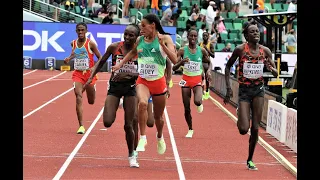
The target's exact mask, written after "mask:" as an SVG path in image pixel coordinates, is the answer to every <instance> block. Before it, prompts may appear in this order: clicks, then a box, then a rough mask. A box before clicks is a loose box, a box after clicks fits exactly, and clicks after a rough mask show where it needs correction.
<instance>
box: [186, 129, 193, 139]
mask: <svg viewBox="0 0 320 180" xmlns="http://www.w3.org/2000/svg"><path fill="white" fill-rule="evenodd" d="M192 135H193V130H189V131H188V134H187V135H186V138H192Z"/></svg>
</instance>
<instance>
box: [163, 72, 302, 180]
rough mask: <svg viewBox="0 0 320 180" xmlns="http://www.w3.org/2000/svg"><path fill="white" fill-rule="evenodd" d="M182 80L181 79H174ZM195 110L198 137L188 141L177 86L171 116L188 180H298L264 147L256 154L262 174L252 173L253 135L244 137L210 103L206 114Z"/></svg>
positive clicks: (225, 116)
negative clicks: (250, 151) (249, 159)
mask: <svg viewBox="0 0 320 180" xmlns="http://www.w3.org/2000/svg"><path fill="white" fill-rule="evenodd" d="M179 79H180V77H179V76H174V78H173V80H174V81H179ZM211 94H212V93H211ZM192 101H193V96H192ZM192 101H191V102H192ZM191 111H192V116H193V128H194V136H193V138H192V139H187V138H185V135H186V133H187V131H188V127H187V124H186V122H185V119H184V115H183V114H184V110H183V104H182V97H181V88H180V87H179V86H178V85H176V84H175V85H174V87H173V88H172V89H171V97H170V101H168V114H169V116H170V117H171V119H175V121H172V128H173V130H174V132H175V133H176V136H175V137H176V142H177V146H178V150H179V152H180V157H181V161H182V166H183V168H184V171H185V175H186V179H296V178H295V177H294V176H293V175H292V174H291V173H290V172H289V171H288V170H287V169H285V168H284V167H283V166H282V165H281V164H280V163H279V162H277V161H276V159H275V158H273V157H272V156H271V155H270V154H269V153H268V152H267V151H266V150H265V149H263V148H262V147H261V146H260V145H257V147H256V151H255V154H254V162H255V163H256V165H257V167H258V168H259V171H256V172H252V171H248V170H247V169H246V159H247V155H248V154H247V153H248V141H249V136H248V135H245V136H241V135H240V134H239V132H238V130H237V127H236V124H235V123H234V122H233V121H232V120H231V119H230V118H229V117H228V116H227V115H226V114H225V113H224V112H222V111H221V110H220V109H219V108H218V107H217V106H215V105H214V104H213V103H212V102H211V101H210V100H206V101H204V111H203V113H202V114H198V113H197V111H196V107H195V105H194V104H193V102H192V104H191ZM234 111H235V110H234ZM230 170H231V171H230ZM230 172H232V173H230Z"/></svg>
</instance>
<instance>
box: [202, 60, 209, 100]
mask: <svg viewBox="0 0 320 180" xmlns="http://www.w3.org/2000/svg"><path fill="white" fill-rule="evenodd" d="M203 69H204V73H205V75H206V74H207V71H208V70H209V64H208V63H203ZM205 82H206V88H205V94H204V99H209V96H210V94H209V81H208V78H207V77H205Z"/></svg>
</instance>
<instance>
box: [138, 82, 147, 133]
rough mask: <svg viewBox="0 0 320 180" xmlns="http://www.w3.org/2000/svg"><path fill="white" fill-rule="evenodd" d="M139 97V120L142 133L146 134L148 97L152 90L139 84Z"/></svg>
mask: <svg viewBox="0 0 320 180" xmlns="http://www.w3.org/2000/svg"><path fill="white" fill-rule="evenodd" d="M136 90H137V97H138V122H139V129H140V135H146V123H147V118H148V111H147V109H148V99H149V97H150V92H149V89H148V87H147V86H145V85H144V84H138V85H137V87H136Z"/></svg>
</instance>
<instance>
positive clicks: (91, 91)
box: [86, 84, 96, 104]
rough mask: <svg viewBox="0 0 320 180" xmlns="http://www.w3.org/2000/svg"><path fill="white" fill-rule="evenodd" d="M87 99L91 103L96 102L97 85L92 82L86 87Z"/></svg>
mask: <svg viewBox="0 0 320 180" xmlns="http://www.w3.org/2000/svg"><path fill="white" fill-rule="evenodd" d="M86 93H87V99H88V103H89V104H94V101H95V99H96V85H95V84H94V85H92V84H90V85H89V86H87V87H86Z"/></svg>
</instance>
